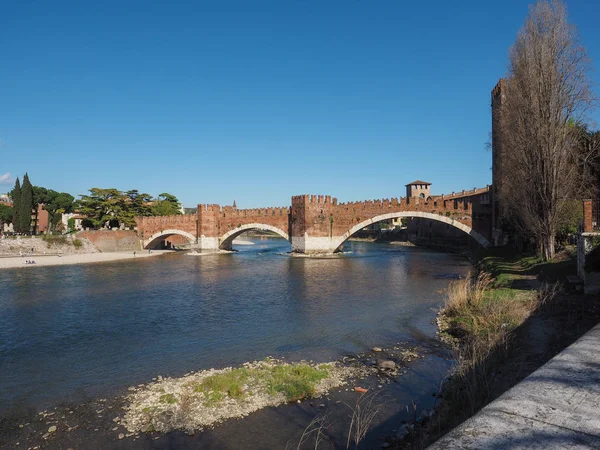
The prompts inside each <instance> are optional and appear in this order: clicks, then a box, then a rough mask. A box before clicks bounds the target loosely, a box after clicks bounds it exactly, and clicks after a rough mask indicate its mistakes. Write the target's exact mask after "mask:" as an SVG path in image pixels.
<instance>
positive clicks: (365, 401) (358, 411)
mask: <svg viewBox="0 0 600 450" xmlns="http://www.w3.org/2000/svg"><path fill="white" fill-rule="evenodd" d="M348 406H349V405H348ZM381 406H382V403H381V402H380V401H379V398H378V395H377V392H373V393H366V394H362V395H361V396H360V397H359V398H358V400H356V404H355V405H354V407H351V406H349V407H350V409H352V416H351V419H350V428H349V429H348V439H347V440H346V448H347V449H349V448H350V444H351V443H354V447H355V448H358V446H359V445H360V443H361V441H362V440H363V439H364V438H365V436H366V435H367V432H368V431H369V428H370V427H371V423H372V422H373V420H374V419H375V417H376V416H377V414H379V410H380V409H381Z"/></svg>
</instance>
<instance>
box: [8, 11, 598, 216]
mask: <svg viewBox="0 0 600 450" xmlns="http://www.w3.org/2000/svg"><path fill="white" fill-rule="evenodd" d="M528 3H530V2H529V1H502V2H488V1H481V0H470V1H464V0H463V1H460V2H449V1H447V0H443V1H442V0H440V1H429V2H410V3H409V2H405V1H399V0H377V1H365V0H362V1H359V0H340V1H334V0H327V1H321V0H314V1H307V0H305V1H299V0H295V1H294V0H285V1H281V0H272V1H262V0H252V1H248V0H241V1H238V2H234V1H227V0H224V1H212V2H199V1H196V2H167V1H147V0H146V1H121V0H119V1H99V2H98V1H97V2H91V1H63V0H60V1H33V0H18V1H17V0H0V192H3V191H8V190H10V188H11V185H12V180H13V179H14V177H16V176H21V177H22V175H23V174H24V173H25V172H29V175H30V178H31V180H32V182H33V184H36V185H41V186H45V187H48V188H53V189H55V190H58V191H67V192H70V193H71V194H73V195H76V196H77V195H78V194H83V193H86V191H87V189H89V188H90V187H116V188H118V189H122V190H127V189H139V190H140V191H145V192H148V193H150V194H152V195H157V194H160V193H161V192H169V193H172V194H174V195H176V196H178V197H179V199H180V200H182V201H183V203H184V204H185V205H186V206H194V205H195V204H197V203H220V204H222V205H225V204H231V203H232V202H233V200H234V199H235V200H236V201H237V205H238V207H240V208H244V207H256V206H279V205H282V206H285V205H289V204H290V197H291V196H292V195H296V194H304V193H306V194H327V195H332V196H334V197H337V198H338V199H339V200H340V201H348V200H363V199H372V198H385V197H395V196H399V195H404V194H405V190H404V184H406V183H408V182H410V181H413V180H414V179H421V180H425V181H429V182H431V183H433V186H432V191H433V193H435V194H441V193H448V192H451V191H457V190H461V189H471V188H473V187H475V186H477V187H481V186H485V185H486V184H488V183H491V172H490V166H491V154H490V152H488V151H486V150H485V143H486V141H487V140H488V139H489V137H488V136H489V132H490V130H491V118H490V91H491V89H492V88H493V87H494V85H495V84H496V82H497V80H498V78H500V77H501V76H503V75H504V74H505V72H506V66H507V54H508V49H509V47H510V45H511V44H512V42H514V39H515V36H516V33H517V31H518V29H519V28H520V27H521V26H522V24H523V23H524V21H525V18H526V16H527V12H528ZM567 5H568V9H569V17H570V20H571V22H572V23H574V24H576V25H577V26H578V28H579V31H580V34H581V36H582V40H583V43H584V45H585V46H586V47H587V49H588V53H589V55H590V57H591V58H592V59H593V60H594V62H595V64H596V66H598V64H600V27H599V26H598V17H600V2H596V1H589V0H586V1H584V0H577V1H575V0H574V1H569V2H568V3H567ZM593 77H594V79H595V80H596V81H598V80H600V76H599V75H598V72H597V71H596V72H594V73H593ZM596 90H598V87H596ZM599 118H600V116H598V115H596V116H595V120H596V121H598V122H600V120H598V119H599ZM7 173H10V174H11V176H6V174H7ZM7 183H10V184H7Z"/></svg>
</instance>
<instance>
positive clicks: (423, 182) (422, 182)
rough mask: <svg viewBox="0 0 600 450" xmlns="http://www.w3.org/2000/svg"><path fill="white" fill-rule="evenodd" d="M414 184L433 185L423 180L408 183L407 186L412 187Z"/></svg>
mask: <svg viewBox="0 0 600 450" xmlns="http://www.w3.org/2000/svg"><path fill="white" fill-rule="evenodd" d="M413 184H426V185H427V186H431V183H428V182H427V181H421V180H416V181H413V182H412V183H408V184H407V185H406V186H411V185H413Z"/></svg>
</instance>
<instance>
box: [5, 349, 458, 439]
mask: <svg viewBox="0 0 600 450" xmlns="http://www.w3.org/2000/svg"><path fill="white" fill-rule="evenodd" d="M442 355H443V356H444V357H447V355H444V351H443V350H441V349H437V350H436V349H432V348H429V349H423V348H419V349H417V348H414V347H409V346H407V345H403V344H397V345H395V346H392V347H389V348H377V347H376V348H374V349H373V350H372V351H369V352H366V353H363V354H357V355H348V356H346V357H344V358H342V360H340V361H336V362H331V363H327V365H326V366H327V367H329V368H334V369H333V370H332V372H331V376H329V377H328V378H327V381H324V382H323V383H322V384H320V385H319V386H318V388H317V389H316V391H315V393H314V396H311V397H307V398H303V399H299V400H295V401H291V402H286V399H285V398H283V397H281V396H275V397H274V398H275V399H273V398H269V397H268V395H267V396H263V397H261V396H257V398H255V399H254V400H252V401H251V402H250V404H251V405H253V406H252V408H250V409H251V410H252V411H256V412H252V413H251V414H250V412H251V411H250V409H248V408H246V409H243V408H233V407H232V405H231V404H225V408H223V409H218V408H217V409H213V410H212V412H213V414H214V415H213V416H212V417H210V416H207V415H206V414H207V411H208V410H207V409H206V408H205V410H204V411H203V413H202V414H204V415H201V418H200V419H199V420H198V421H197V422H196V423H194V425H195V426H194V427H185V426H180V427H173V426H171V427H169V428H165V431H166V430H167V429H173V428H178V430H176V431H171V432H167V433H165V432H160V431H158V430H157V429H156V428H154V426H153V427H150V428H148V425H149V423H148V422H147V421H146V422H144V421H140V418H141V417H142V416H144V415H145V414H146V415H147V412H149V411H150V408H152V404H150V403H144V401H145V400H146V401H147V400H148V399H150V398H154V400H156V401H157V402H158V404H161V405H169V404H171V405H173V404H174V403H170V400H169V399H171V397H170V396H168V395H167V394H173V393H174V392H176V389H180V388H182V387H183V386H185V385H186V384H187V385H188V386H189V383H190V382H196V383H197V382H199V381H202V380H203V379H206V378H207V377H209V376H211V375H214V374H215V373H219V372H223V371H231V370H232V368H225V369H220V370H219V371H216V370H214V369H211V370H205V371H199V372H195V373H192V372H190V373H189V374H186V375H187V376H184V377H180V378H162V377H156V379H155V380H152V381H150V382H149V383H145V384H140V385H138V386H131V387H130V388H129V389H128V390H127V392H126V393H124V394H123V395H120V396H117V397H114V398H108V399H107V398H99V399H94V400H91V401H89V402H87V403H82V404H77V405H62V406H57V407H54V408H53V409H49V410H45V411H42V412H39V413H34V412H30V413H29V414H19V415H13V416H12V417H5V418H3V419H0V447H2V448H24V449H42V448H65V449H67V448H83V447H85V448H115V447H118V448H127V449H129V448H132V449H133V448H135V449H137V448H140V449H141V448H149V447H153V448H164V447H171V448H175V447H177V448H198V446H202V445H208V446H209V447H210V446H213V447H214V448H222V447H227V448H250V447H251V448H275V447H277V448H279V447H281V448H283V447H285V445H286V443H292V444H293V445H294V447H295V446H296V445H297V443H298V442H299V439H301V436H302V435H303V433H305V432H306V429H307V428H306V427H307V426H308V425H309V423H311V421H312V420H314V419H318V420H321V421H327V422H328V423H330V432H328V437H327V439H329V440H331V441H332V442H333V441H336V442H342V441H343V440H344V439H345V438H346V437H347V436H348V435H349V433H350V434H352V430H350V431H349V430H348V426H349V424H350V421H351V420H350V417H351V416H352V411H353V410H355V409H356V407H357V405H359V402H364V401H365V400H363V399H369V400H368V401H369V402H370V404H371V405H376V406H377V417H376V418H375V419H374V420H373V423H372V425H371V427H370V428H371V429H374V430H376V431H374V432H373V433H372V434H370V435H369V437H368V438H367V437H364V439H365V442H367V441H368V442H372V443H377V442H379V444H381V442H383V441H382V439H383V436H389V435H390V433H391V434H395V433H402V432H403V430H404V429H405V428H406V426H404V425H402V421H403V419H400V417H403V418H404V422H406V421H410V420H411V419H415V418H416V414H417V412H419V415H420V416H421V415H422V414H423V411H425V413H424V414H427V411H428V409H427V408H426V406H428V405H425V404H422V403H423V402H422V401H419V406H418V409H419V411H417V410H416V407H415V403H414V402H413V404H412V405H409V404H406V405H399V404H398V402H397V401H396V397H397V396H398V395H399V392H401V391H402V382H403V379H404V378H408V377H413V376H422V375H419V372H420V370H421V369H420V367H421V366H423V365H426V359H427V358H432V357H435V358H439V357H441V356H442ZM260 364H264V362H261V363H248V364H246V365H244V366H242V367H246V368H255V367H257V365H260ZM267 364H268V365H278V366H282V365H287V364H289V363H286V362H284V361H281V360H279V361H277V360H270V361H269V362H267ZM308 364H311V365H312V366H313V367H323V365H317V364H313V363H310V362H309V363H308ZM330 370H331V369H330ZM428 389H431V388H428ZM169 390H170V391H171V392H167V391H169ZM154 394H156V395H154ZM165 395H167V397H165ZM415 395H416V393H415ZM161 398H162V400H161ZM424 398H427V396H425V397H424ZM144 399H145V400H144ZM165 399H167V401H165ZM261 399H262V400H261ZM265 399H267V400H265ZM263 400H265V401H263ZM427 403H431V398H430V399H429V400H428V401H427ZM155 406H156V404H155ZM180 406H181V405H180ZM184 407H185V405H184ZM144 409H145V411H146V412H144ZM192 410H193V408H192ZM200 410H201V409H200ZM192 412H193V411H192ZM208 412H209V413H210V411H208ZM399 414H400V415H399ZM412 416H414V417H412ZM199 417H200V416H199ZM392 417H393V418H394V420H393V421H392V420H391V418H392ZM242 418H243V419H242ZM171 425H173V424H171ZM142 426H143V427H145V429H144V430H143V431H142V430H141V429H140V428H142ZM185 428H187V429H185ZM202 430H203V431H202ZM117 442H118V444H117Z"/></svg>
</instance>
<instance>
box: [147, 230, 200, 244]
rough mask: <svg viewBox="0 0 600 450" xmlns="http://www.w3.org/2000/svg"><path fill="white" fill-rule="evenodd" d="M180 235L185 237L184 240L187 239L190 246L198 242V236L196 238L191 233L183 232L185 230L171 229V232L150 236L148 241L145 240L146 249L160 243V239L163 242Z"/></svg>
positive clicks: (165, 231)
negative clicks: (157, 242)
mask: <svg viewBox="0 0 600 450" xmlns="http://www.w3.org/2000/svg"><path fill="white" fill-rule="evenodd" d="M175 234H177V235H179V236H183V237H184V238H186V239H187V240H188V241H189V243H190V244H195V243H196V242H197V239H196V236H194V235H193V234H191V233H188V232H187V231H183V230H175V229H170V230H161V231H159V232H158V233H154V234H153V235H152V236H150V237H149V238H148V239H144V241H143V244H144V248H145V249H146V248H151V245H152V244H153V243H155V242H156V241H158V240H159V239H161V240H163V239H165V238H167V237H169V236H173V235H175Z"/></svg>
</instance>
